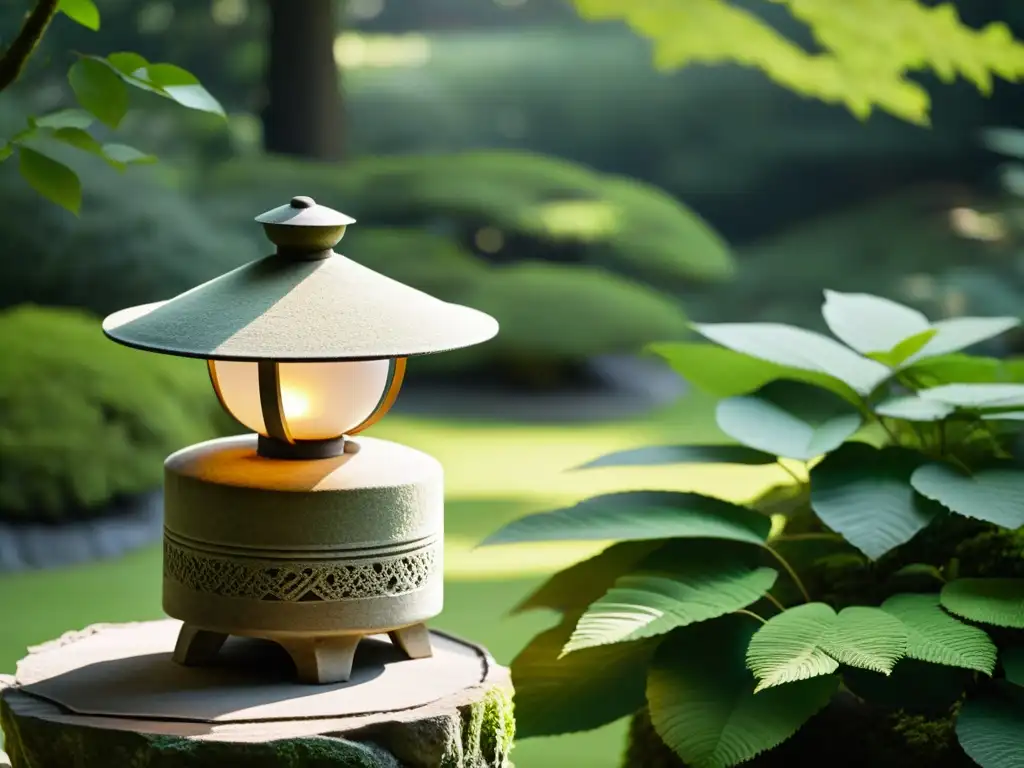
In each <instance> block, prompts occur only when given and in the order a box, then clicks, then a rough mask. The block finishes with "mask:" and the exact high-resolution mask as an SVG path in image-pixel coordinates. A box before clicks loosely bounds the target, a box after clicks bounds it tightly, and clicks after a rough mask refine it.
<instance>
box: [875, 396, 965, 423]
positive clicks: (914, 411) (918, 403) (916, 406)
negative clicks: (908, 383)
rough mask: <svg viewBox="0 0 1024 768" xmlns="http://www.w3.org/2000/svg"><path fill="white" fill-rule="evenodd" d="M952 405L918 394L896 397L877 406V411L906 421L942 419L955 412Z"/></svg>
mask: <svg viewBox="0 0 1024 768" xmlns="http://www.w3.org/2000/svg"><path fill="white" fill-rule="evenodd" d="M954 410H955V409H954V408H953V406H952V405H948V404H947V403H941V402H938V401H937V400H927V399H925V398H923V397H918V396H916V395H908V396H906V397H894V398H892V399H891V400H886V401H885V402H884V403H880V404H879V405H877V406H875V413H877V414H878V415H879V416H888V417H889V418H892V419H903V420H904V421H941V420H942V419H944V418H946V417H947V416H949V414H951V413H953V411H954Z"/></svg>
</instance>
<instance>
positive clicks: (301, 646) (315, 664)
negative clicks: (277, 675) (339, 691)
mask: <svg viewBox="0 0 1024 768" xmlns="http://www.w3.org/2000/svg"><path fill="white" fill-rule="evenodd" d="M360 640H362V635H333V636H329V637H310V638H303V639H300V640H278V643H280V644H281V645H282V646H283V647H284V649H285V650H286V651H288V655H289V656H291V657H292V661H293V662H295V669H296V671H297V672H298V673H299V680H301V681H302V682H303V683H307V684H310V685H323V684H326V683H344V682H346V681H347V680H348V679H349V678H350V677H351V676H352V662H353V660H354V659H355V655H356V647H357V646H358V645H359V641H360Z"/></svg>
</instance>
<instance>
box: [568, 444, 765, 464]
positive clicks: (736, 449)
mask: <svg viewBox="0 0 1024 768" xmlns="http://www.w3.org/2000/svg"><path fill="white" fill-rule="evenodd" d="M774 463H775V455H774V454H771V453H765V452H763V451H755V450H754V449H752V448H747V447H746V446H743V445H655V446H650V447H645V448H630V449H629V450H626V451H617V452H616V453H609V454H608V455H607V456H602V457H601V458H599V459H594V460H593V461H588V462H587V463H586V464H583V465H581V466H579V467H577V469H594V468H596V467H653V466H658V465H662V464H774Z"/></svg>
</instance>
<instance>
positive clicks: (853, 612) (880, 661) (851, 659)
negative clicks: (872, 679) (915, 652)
mask: <svg viewBox="0 0 1024 768" xmlns="http://www.w3.org/2000/svg"><path fill="white" fill-rule="evenodd" d="M821 648H822V650H824V651H825V653H827V654H828V655H829V656H831V657H832V658H833V659H835V660H836V661H838V662H839V663H840V664H846V665H847V666H851V667H860V668H861V669H870V670H872V671H874V672H881V673H882V674H889V673H890V672H891V671H892V668H893V667H894V666H896V662H897V661H899V660H900V659H902V658H903V657H904V656H905V655H906V653H907V630H906V627H904V626H903V622H901V621H900V620H899V619H897V618H896V617H894V616H891V615H889V614H888V613H886V612H885V611H883V610H882V609H881V608H873V607H867V606H860V605H855V606H851V607H849V608H843V610H841V611H840V612H839V615H838V616H837V617H836V619H835V621H834V622H833V623H832V626H831V627H830V628H829V631H828V632H827V633H826V634H825V637H824V638H823V639H822V641H821Z"/></svg>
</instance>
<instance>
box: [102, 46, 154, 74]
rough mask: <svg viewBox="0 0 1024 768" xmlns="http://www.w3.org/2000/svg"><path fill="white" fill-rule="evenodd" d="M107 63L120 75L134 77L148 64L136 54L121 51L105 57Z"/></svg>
mask: <svg viewBox="0 0 1024 768" xmlns="http://www.w3.org/2000/svg"><path fill="white" fill-rule="evenodd" d="M107 63H108V64H109V65H110V66H112V67H113V68H114V69H116V70H117V71H118V72H120V73H121V74H122V75H134V74H135V73H136V72H138V71H139V70H140V69H145V68H146V67H148V66H149V62H148V61H146V59H145V58H143V57H142V56H140V55H139V54H137V53H131V52H129V51H121V52H118V53H112V54H110V55H109V56H107Z"/></svg>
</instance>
